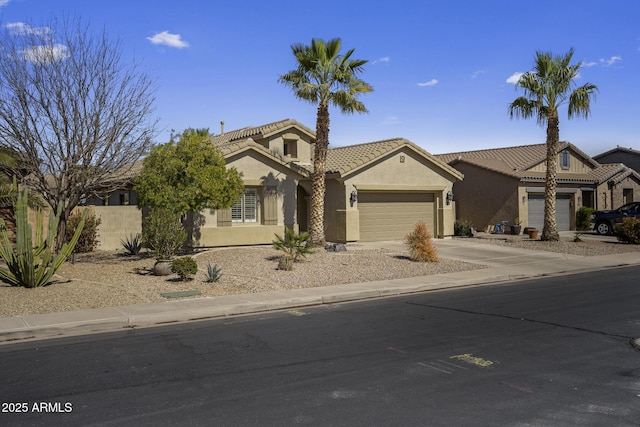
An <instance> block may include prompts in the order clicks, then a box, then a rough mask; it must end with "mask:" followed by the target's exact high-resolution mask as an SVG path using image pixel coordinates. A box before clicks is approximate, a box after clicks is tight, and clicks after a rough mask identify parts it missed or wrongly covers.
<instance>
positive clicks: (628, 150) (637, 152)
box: [593, 145, 640, 160]
mask: <svg viewBox="0 0 640 427" xmlns="http://www.w3.org/2000/svg"><path fill="white" fill-rule="evenodd" d="M615 152H621V153H628V154H635V155H636V156H640V150H634V149H633V148H625V147H621V146H619V145H618V146H617V147H616V148H612V149H611V150H609V151H605V152H604V153H600V154H597V155H595V156H593V158H594V159H596V160H598V159H600V158H601V157H604V156H606V155H608V154H613V153H615Z"/></svg>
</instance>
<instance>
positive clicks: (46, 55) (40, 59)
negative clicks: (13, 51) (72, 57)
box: [21, 44, 69, 64]
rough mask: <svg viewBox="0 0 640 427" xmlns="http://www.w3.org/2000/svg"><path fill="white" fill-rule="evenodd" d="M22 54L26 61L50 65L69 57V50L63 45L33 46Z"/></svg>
mask: <svg viewBox="0 0 640 427" xmlns="http://www.w3.org/2000/svg"><path fill="white" fill-rule="evenodd" d="M21 53H22V57H23V58H24V59H26V60H27V61H29V62H33V63H36V64H50V63H52V62H55V61H60V60H62V59H66V58H68V57H69V49H68V48H67V47H66V46H65V45H62V44H55V45H47V46H33V47H30V48H29V49H25V50H23V51H22V52H21Z"/></svg>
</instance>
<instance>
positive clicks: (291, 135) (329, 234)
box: [92, 119, 463, 249]
mask: <svg viewBox="0 0 640 427" xmlns="http://www.w3.org/2000/svg"><path fill="white" fill-rule="evenodd" d="M211 143H212V144H215V145H217V146H218V147H219V148H220V150H221V151H222V154H223V156H224V158H225V160H226V162H227V165H228V166H229V167H235V168H236V169H238V170H239V171H240V172H242V174H243V180H244V184H245V192H244V195H243V196H242V198H241V199H240V200H238V202H237V203H236V204H235V206H234V207H233V208H231V209H224V210H206V211H203V212H201V213H200V215H201V216H200V218H199V244H200V245H201V246H232V245H254V244H269V243H271V242H272V241H273V238H274V234H275V233H278V234H281V233H282V232H283V229H284V227H285V226H286V227H289V228H293V229H296V230H301V231H306V230H307V229H308V217H309V209H310V197H311V172H312V158H313V157H312V156H313V153H314V144H315V132H314V131H313V130H311V129H310V128H308V127H306V126H304V125H302V124H300V123H298V122H297V121H295V120H291V119H286V120H281V121H278V122H275V123H270V124H266V125H262V126H257V127H246V128H242V129H237V130H232V131H227V132H225V131H224V129H223V130H222V131H221V133H220V135H216V136H214V137H212V139H211ZM462 177H463V176H462V174H461V173H460V172H459V171H457V170H456V169H455V168H453V167H451V166H449V165H448V164H446V163H445V162H444V161H442V160H439V159H438V158H436V157H434V156H433V155H431V154H430V153H428V152H427V151H425V150H424V149H423V148H421V147H419V146H418V145H416V144H414V143H412V142H411V141H408V140H406V139H403V138H396V139H389V140H384V141H376V142H370V143H365V144H358V145H350V146H345V147H336V148H330V149H329V152H328V154H327V174H326V180H327V189H326V196H325V235H326V239H327V241H330V242H356V241H372V240H398V239H402V238H403V237H404V236H405V235H406V234H407V233H409V232H410V231H411V230H412V229H413V227H414V226H415V224H416V223H417V222H418V221H420V220H422V221H425V222H426V223H427V227H428V229H429V230H430V232H431V233H432V235H433V236H434V237H445V236H450V235H452V234H453V222H454V217H455V214H454V209H453V203H452V201H451V197H450V195H451V192H452V189H453V184H454V182H457V181H459V180H461V179H462ZM447 195H449V197H447ZM135 199H136V197H135V194H134V193H133V191H132V190H131V189H127V190H123V191H121V192H116V193H112V194H110V195H107V196H106V197H105V198H104V199H101V200H98V199H93V200H92V202H93V204H95V205H96V206H95V207H94V209H95V211H96V214H97V215H98V216H100V218H101V219H102V225H101V227H100V230H99V233H100V236H99V240H100V241H101V248H103V249H107V248H108V249H115V248H118V247H120V239H121V238H123V237H124V236H126V233H125V232H124V231H125V230H124V229H125V228H126V229H127V230H135V229H136V228H139V227H140V225H139V223H138V224H130V225H129V226H126V227H125V226H124V224H123V221H122V218H123V217H122V215H121V213H120V212H118V208H119V207H120V206H122V205H125V204H129V205H130V206H128V209H129V211H131V210H132V208H134V206H131V205H133V204H134V202H135ZM104 201H107V203H106V204H108V206H104V205H105V202H104ZM98 205H102V206H98ZM129 213H132V212H129ZM134 216H135V215H134ZM139 216H140V215H138V217H139ZM136 221H138V222H139V220H136Z"/></svg>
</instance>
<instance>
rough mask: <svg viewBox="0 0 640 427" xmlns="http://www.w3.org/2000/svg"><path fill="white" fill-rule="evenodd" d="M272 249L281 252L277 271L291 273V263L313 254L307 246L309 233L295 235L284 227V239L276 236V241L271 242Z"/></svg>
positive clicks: (291, 230)
mask: <svg viewBox="0 0 640 427" xmlns="http://www.w3.org/2000/svg"><path fill="white" fill-rule="evenodd" d="M273 247H274V248H276V249H278V250H279V251H282V253H283V254H282V256H281V257H280V261H279V263H278V270H286V271H291V270H292V269H293V263H294V262H296V261H297V260H298V258H299V257H305V256H306V255H307V254H311V253H313V251H312V250H311V247H310V246H309V233H307V232H304V231H303V232H301V233H296V232H295V231H294V230H293V229H291V228H288V227H285V228H284V237H280V236H278V235H277V234H276V240H274V241H273Z"/></svg>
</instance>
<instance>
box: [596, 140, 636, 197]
mask: <svg viewBox="0 0 640 427" xmlns="http://www.w3.org/2000/svg"><path fill="white" fill-rule="evenodd" d="M593 158H594V160H596V161H597V162H599V163H607V164H608V163H624V165H625V166H628V167H629V168H631V169H633V170H634V171H635V172H636V173H638V174H640V151H638V150H634V149H633V148H624V147H620V146H619V145H618V146H617V147H616V148H614V149H612V150H609V151H605V152H604V153H601V154H598V155H596V156H593ZM636 200H640V194H638V193H637V191H635V192H634V187H633V186H630V185H628V186H627V187H626V188H624V189H623V192H622V197H621V198H615V199H614V203H613V208H618V207H619V206H621V205H624V204H626V203H629V202H633V201H636Z"/></svg>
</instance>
